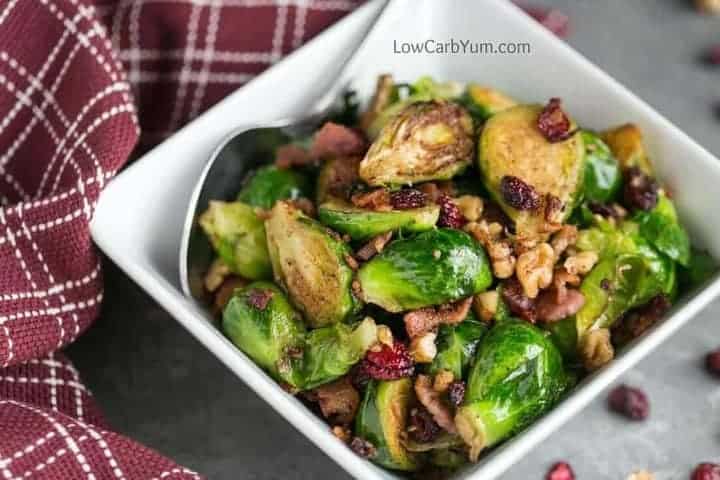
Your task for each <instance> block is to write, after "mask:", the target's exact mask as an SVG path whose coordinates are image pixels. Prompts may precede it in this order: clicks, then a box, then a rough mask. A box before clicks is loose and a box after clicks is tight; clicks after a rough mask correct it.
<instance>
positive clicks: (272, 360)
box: [222, 282, 305, 388]
mask: <svg viewBox="0 0 720 480" xmlns="http://www.w3.org/2000/svg"><path fill="white" fill-rule="evenodd" d="M222 330H223V332H225V335H227V336H228V338H230V340H231V341H232V342H233V343H234V344H235V345H236V346H237V347H238V348H239V349H240V350H242V351H243V352H244V353H245V354H246V355H247V356H248V357H250V358H251V359H252V360H253V361H254V362H255V363H256V364H257V365H258V366H259V367H260V368H262V369H264V370H266V371H267V372H269V373H270V375H272V377H274V378H275V379H277V380H282V381H284V382H286V383H288V384H290V385H292V386H294V387H297V388H301V387H302V385H303V383H304V381H303V374H302V352H303V348H304V345H305V324H304V323H303V320H302V317H300V314H298V313H297V312H296V311H295V309H294V308H293V307H292V305H290V302H288V300H287V298H286V297H285V295H284V294H283V293H282V292H281V291H280V289H279V288H278V287H276V286H275V285H274V284H272V283H270V282H254V283H251V284H250V285H248V286H247V287H245V288H243V289H241V290H236V291H235V293H234V295H233V297H232V298H231V299H230V302H228V304H227V306H226V307H225V311H224V312H223V320H222Z"/></svg>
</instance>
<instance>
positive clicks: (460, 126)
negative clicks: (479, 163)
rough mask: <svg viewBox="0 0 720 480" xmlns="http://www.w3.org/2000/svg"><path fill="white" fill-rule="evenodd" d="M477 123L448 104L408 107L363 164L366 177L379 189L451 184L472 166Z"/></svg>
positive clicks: (375, 145)
mask: <svg viewBox="0 0 720 480" xmlns="http://www.w3.org/2000/svg"><path fill="white" fill-rule="evenodd" d="M473 144H474V140H473V122H472V118H471V117H470V115H469V114H468V113H467V111H466V110H465V109H463V108H462V107H460V106H458V105H456V104H454V103H450V102H445V101H440V100H435V101H431V102H419V103H413V104H411V105H408V106H407V107H405V109H403V110H402V111H400V112H399V113H398V114H397V115H396V116H395V117H393V119H392V120H391V121H390V122H389V123H387V125H385V126H384V127H383V129H382V130H381V131H380V134H379V135H378V137H377V139H376V140H375V141H374V142H373V144H372V145H371V146H370V149H369V150H368V152H367V154H366V155H365V158H364V159H363V160H362V162H360V178H362V179H363V180H364V181H365V182H366V183H367V184H369V185H373V186H396V185H406V184H415V183H420V182H425V181H429V180H448V179H450V178H452V177H453V176H455V175H456V174H458V173H460V172H462V171H463V170H465V169H466V168H467V167H468V165H470V163H472V152H473Z"/></svg>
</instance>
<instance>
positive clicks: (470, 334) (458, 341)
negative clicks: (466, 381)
mask: <svg viewBox="0 0 720 480" xmlns="http://www.w3.org/2000/svg"><path fill="white" fill-rule="evenodd" d="M487 330H488V326H487V324H486V323H483V322H480V321H478V320H477V319H475V316H474V315H473V314H472V313H471V314H470V315H468V318H466V319H465V320H464V321H462V322H460V323H459V324H457V325H441V326H440V331H439V332H438V337H437V341H436V343H437V355H436V356H435V358H434V359H433V362H432V363H431V364H430V368H429V372H430V373H432V374H435V373H437V372H439V371H440V370H448V371H450V372H452V373H453V376H454V378H456V379H461V378H465V373H466V371H467V369H468V367H469V366H470V363H471V362H472V360H473V359H474V358H475V349H476V347H477V344H478V342H479V341H480V339H481V338H482V337H483V335H485V332H487Z"/></svg>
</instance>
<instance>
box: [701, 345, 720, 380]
mask: <svg viewBox="0 0 720 480" xmlns="http://www.w3.org/2000/svg"><path fill="white" fill-rule="evenodd" d="M705 368H706V369H707V371H708V372H709V373H711V374H713V375H715V376H718V377H720V350H714V351H712V352H708V354H707V355H705Z"/></svg>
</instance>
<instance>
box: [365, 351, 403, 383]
mask: <svg viewBox="0 0 720 480" xmlns="http://www.w3.org/2000/svg"><path fill="white" fill-rule="evenodd" d="M362 368H363V370H364V371H365V373H367V374H368V375H369V376H370V378H375V379H377V380H397V379H398V378H403V377H409V376H411V375H412V374H413V373H414V372H415V365H414V363H413V361H412V357H411V356H410V352H408V349H407V347H406V346H405V344H403V343H401V342H394V343H393V345H392V346H389V345H385V344H383V345H382V346H381V348H380V350H378V351H376V352H375V351H373V350H368V352H367V353H366V354H365V358H364V359H363V361H362Z"/></svg>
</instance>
